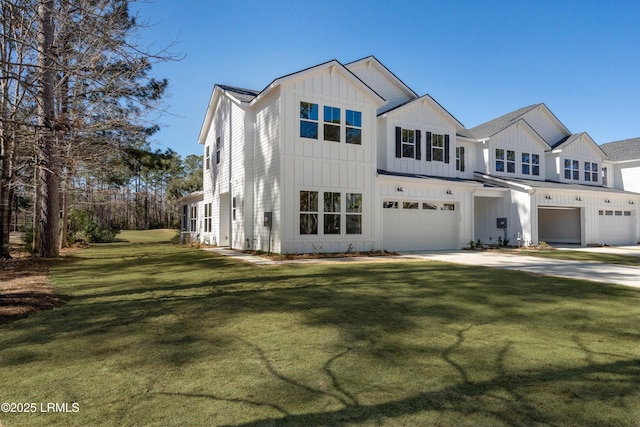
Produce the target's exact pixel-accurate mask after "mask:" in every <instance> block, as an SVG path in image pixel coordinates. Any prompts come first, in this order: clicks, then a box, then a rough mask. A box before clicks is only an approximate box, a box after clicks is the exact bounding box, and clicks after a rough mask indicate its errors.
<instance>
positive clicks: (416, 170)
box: [379, 102, 456, 177]
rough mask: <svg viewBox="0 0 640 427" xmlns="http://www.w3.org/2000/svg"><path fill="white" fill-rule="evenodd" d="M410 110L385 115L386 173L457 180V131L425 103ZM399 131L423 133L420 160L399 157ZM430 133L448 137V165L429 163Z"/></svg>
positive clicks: (436, 162)
mask: <svg viewBox="0 0 640 427" xmlns="http://www.w3.org/2000/svg"><path fill="white" fill-rule="evenodd" d="M415 104H416V105H412V106H411V107H405V108H401V109H399V110H395V111H393V112H390V113H388V114H387V115H386V119H383V120H386V132H385V135H384V137H385V141H384V142H379V143H384V144H385V146H386V150H385V157H386V170H388V171H391V172H401V173H410V174H421V175H430V176H441V177H455V176H456V164H455V159H456V150H455V147H456V129H455V128H454V127H453V126H452V124H451V123H450V122H449V121H447V120H445V119H444V117H442V115H441V114H440V113H439V112H437V111H436V110H434V109H433V108H432V107H431V106H430V105H428V104H427V103H426V102H416V103H415ZM396 127H400V128H402V129H409V130H420V132H421V137H420V141H419V143H420V146H421V153H422V154H421V158H420V160H417V159H411V158H404V157H400V158H398V157H396ZM427 132H431V133H432V134H440V135H449V163H445V162H444V161H435V160H432V161H426V160H425V159H426V155H427V150H428V149H430V147H427V143H426V139H427Z"/></svg>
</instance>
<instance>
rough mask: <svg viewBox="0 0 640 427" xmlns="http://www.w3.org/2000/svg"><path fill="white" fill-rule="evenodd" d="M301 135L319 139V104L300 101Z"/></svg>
mask: <svg viewBox="0 0 640 427" xmlns="http://www.w3.org/2000/svg"><path fill="white" fill-rule="evenodd" d="M300 136H301V137H302V138H311V139H318V104H313V103H311V102H301V103H300Z"/></svg>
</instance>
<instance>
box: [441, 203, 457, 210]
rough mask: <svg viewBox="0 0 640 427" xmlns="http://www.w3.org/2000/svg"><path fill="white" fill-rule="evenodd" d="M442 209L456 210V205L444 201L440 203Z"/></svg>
mask: <svg viewBox="0 0 640 427" xmlns="http://www.w3.org/2000/svg"><path fill="white" fill-rule="evenodd" d="M442 210H443V211H455V210H456V205H454V204H453V203H445V204H443V205H442Z"/></svg>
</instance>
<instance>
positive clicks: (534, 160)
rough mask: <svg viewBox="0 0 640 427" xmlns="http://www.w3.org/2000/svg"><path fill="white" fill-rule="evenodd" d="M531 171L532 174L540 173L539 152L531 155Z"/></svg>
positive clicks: (537, 174)
mask: <svg viewBox="0 0 640 427" xmlns="http://www.w3.org/2000/svg"><path fill="white" fill-rule="evenodd" d="M531 172H532V175H536V176H539V175H540V154H532V155H531Z"/></svg>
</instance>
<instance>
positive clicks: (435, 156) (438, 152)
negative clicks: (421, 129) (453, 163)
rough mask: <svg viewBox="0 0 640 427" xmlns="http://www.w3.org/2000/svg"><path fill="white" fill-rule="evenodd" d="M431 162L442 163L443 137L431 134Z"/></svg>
mask: <svg viewBox="0 0 640 427" xmlns="http://www.w3.org/2000/svg"><path fill="white" fill-rule="evenodd" d="M431 160H433V161H434V162H444V135H440V134H438V133H434V134H431Z"/></svg>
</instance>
